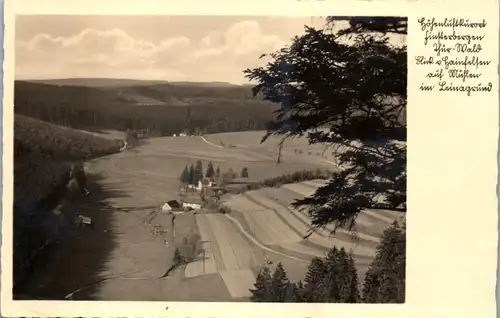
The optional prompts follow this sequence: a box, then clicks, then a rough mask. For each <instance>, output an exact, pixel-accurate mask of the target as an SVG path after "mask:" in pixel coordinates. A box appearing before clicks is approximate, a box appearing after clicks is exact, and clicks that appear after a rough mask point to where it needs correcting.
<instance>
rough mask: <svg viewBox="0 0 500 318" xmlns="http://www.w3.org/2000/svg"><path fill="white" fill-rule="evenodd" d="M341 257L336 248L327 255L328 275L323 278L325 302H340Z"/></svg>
mask: <svg viewBox="0 0 500 318" xmlns="http://www.w3.org/2000/svg"><path fill="white" fill-rule="evenodd" d="M340 259H341V256H340V252H339V250H338V249H337V247H336V246H334V247H333V248H332V249H331V250H330V251H329V252H328V254H327V255H326V258H325V265H326V275H325V276H324V278H323V283H324V284H325V288H326V295H325V302H339V301H340V291H339V279H340V273H341V265H340V263H341V260H340Z"/></svg>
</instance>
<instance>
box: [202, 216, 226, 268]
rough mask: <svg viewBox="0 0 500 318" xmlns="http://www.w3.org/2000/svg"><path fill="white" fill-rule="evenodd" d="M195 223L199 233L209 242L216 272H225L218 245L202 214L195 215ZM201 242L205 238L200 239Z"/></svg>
mask: <svg viewBox="0 0 500 318" xmlns="http://www.w3.org/2000/svg"><path fill="white" fill-rule="evenodd" d="M196 223H197V224H198V228H199V229H200V232H201V231H203V233H205V235H206V240H208V241H210V246H211V247H212V253H213V255H214V259H215V264H216V266H217V271H219V272H220V271H223V270H226V266H225V265H224V261H223V259H222V255H221V253H220V247H219V243H218V242H217V239H216V237H215V234H214V232H213V231H212V228H211V227H210V224H209V223H208V220H207V218H206V216H205V215H203V214H197V215H196ZM202 240H205V238H202Z"/></svg>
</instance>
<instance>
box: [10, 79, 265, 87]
mask: <svg viewBox="0 0 500 318" xmlns="http://www.w3.org/2000/svg"><path fill="white" fill-rule="evenodd" d="M64 80H115V81H137V82H158V83H165V84H167V83H220V84H230V85H234V86H247V85H248V86H253V85H256V84H253V83H250V82H247V83H232V82H228V81H219V80H213V81H186V80H164V79H143V78H126V77H47V78H15V79H14V81H21V82H36V81H37V82H39V81H64Z"/></svg>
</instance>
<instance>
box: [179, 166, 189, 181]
mask: <svg viewBox="0 0 500 318" xmlns="http://www.w3.org/2000/svg"><path fill="white" fill-rule="evenodd" d="M180 181H181V182H182V184H188V183H189V170H188V167H187V166H186V167H184V170H183V171H182V174H181V177H180Z"/></svg>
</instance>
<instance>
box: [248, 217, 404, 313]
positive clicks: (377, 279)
mask: <svg viewBox="0 0 500 318" xmlns="http://www.w3.org/2000/svg"><path fill="white" fill-rule="evenodd" d="M405 266H406V225H404V224H403V226H400V225H399V224H398V223H397V222H394V223H393V225H392V227H390V228H389V229H387V230H386V231H384V233H383V235H382V239H381V242H380V244H379V246H378V247H377V252H376V255H375V259H374V260H373V261H372V263H371V264H370V266H369V268H368V271H367V272H366V275H365V279H364V281H363V282H361V281H360V280H359V277H358V273H357V270H356V264H355V260H354V258H353V256H352V255H351V254H349V253H347V252H346V251H345V249H344V248H343V247H342V248H340V249H338V248H337V247H333V248H332V249H331V250H330V251H329V252H328V253H327V255H326V256H325V257H316V258H314V259H312V261H311V262H310V264H309V267H308V271H307V273H306V275H305V277H304V279H303V280H301V281H298V282H291V281H290V280H289V278H288V275H287V273H286V271H285V269H284V268H283V266H282V265H281V263H278V264H277V266H276V269H275V270H274V272H271V270H270V269H269V268H268V267H267V265H266V266H264V267H263V268H262V269H261V270H260V272H259V274H258V275H257V279H256V281H255V284H254V288H252V289H250V291H251V293H252V296H251V301H253V302H307V303H404V302H405V280H406V275H405Z"/></svg>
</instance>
